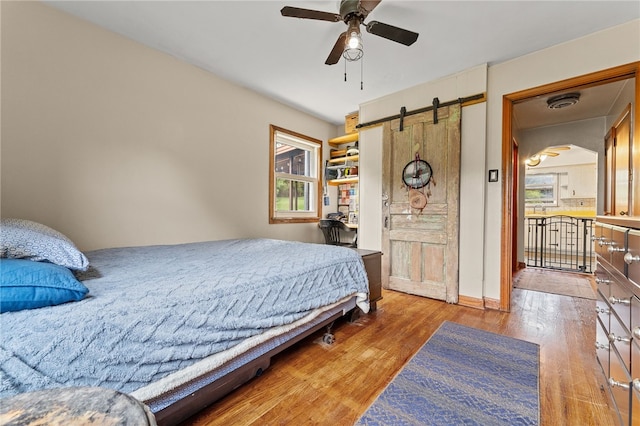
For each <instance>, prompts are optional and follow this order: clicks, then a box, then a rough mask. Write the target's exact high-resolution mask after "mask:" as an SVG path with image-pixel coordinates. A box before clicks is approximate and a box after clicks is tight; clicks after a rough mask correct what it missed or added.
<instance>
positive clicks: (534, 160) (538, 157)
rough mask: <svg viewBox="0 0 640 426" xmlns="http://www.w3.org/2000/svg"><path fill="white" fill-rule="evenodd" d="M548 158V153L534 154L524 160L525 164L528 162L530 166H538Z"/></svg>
mask: <svg viewBox="0 0 640 426" xmlns="http://www.w3.org/2000/svg"><path fill="white" fill-rule="evenodd" d="M546 159H547V155H546V154H534V155H532V156H531V157H529V158H527V159H526V160H524V164H526V165H527V166H529V167H536V166H537V165H538V164H540V163H542V162H543V161H544V160H546Z"/></svg>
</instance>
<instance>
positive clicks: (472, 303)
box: [458, 295, 484, 310]
mask: <svg viewBox="0 0 640 426" xmlns="http://www.w3.org/2000/svg"><path fill="white" fill-rule="evenodd" d="M458 305H462V306H467V307H469V308H474V309H482V310H484V301H483V300H482V299H479V298H477V297H469V296H463V295H460V296H458Z"/></svg>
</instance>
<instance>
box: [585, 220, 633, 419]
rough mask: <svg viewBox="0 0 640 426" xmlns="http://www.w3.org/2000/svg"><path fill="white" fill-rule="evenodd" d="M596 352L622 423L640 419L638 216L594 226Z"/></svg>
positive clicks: (604, 221) (599, 222) (602, 221)
mask: <svg viewBox="0 0 640 426" xmlns="http://www.w3.org/2000/svg"><path fill="white" fill-rule="evenodd" d="M593 241H594V250H595V252H596V257H597V267H596V272H595V281H596V284H597V287H598V299H597V301H596V313H597V320H596V356H597V359H598V362H599V364H600V366H601V367H602V371H603V372H604V374H605V376H606V378H607V383H608V385H609V390H610V391H611V396H612V399H613V401H614V403H615V408H616V410H617V412H618V414H619V418H620V423H621V424H623V425H632V424H636V425H638V424H640V217H637V216H636V217H629V218H623V217H619V216H616V217H610V216H598V217H597V219H596V223H595V227H594V235H593Z"/></svg>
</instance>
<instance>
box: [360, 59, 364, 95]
mask: <svg viewBox="0 0 640 426" xmlns="http://www.w3.org/2000/svg"><path fill="white" fill-rule="evenodd" d="M363 68H364V58H362V59H360V90H362V87H363V84H362V80H364V79H363V78H362V76H363V71H362V69H363Z"/></svg>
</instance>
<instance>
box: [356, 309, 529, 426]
mask: <svg viewBox="0 0 640 426" xmlns="http://www.w3.org/2000/svg"><path fill="white" fill-rule="evenodd" d="M539 359H540V348H539V346H538V345H537V344H535V343H530V342H525V341H524V340H518V339H514V338H511V337H506V336H502V335H499V334H495V333H490V332H488V331H484V330H478V329H475V328H471V327H466V326H464V325H460V324H456V323H453V322H449V321H445V322H444V323H442V325H441V326H440V328H438V330H437V331H436V332H435V333H434V334H433V335H432V336H431V338H430V339H429V340H428V341H427V343H425V345H424V346H423V347H422V348H421V349H420V350H419V351H418V353H417V354H416V355H415V356H414V357H413V358H412V359H411V360H410V361H409V363H408V364H407V365H406V366H405V367H404V368H403V369H402V371H401V372H400V373H399V374H398V375H397V376H396V377H395V378H394V379H393V381H392V382H391V383H390V384H389V386H387V388H386V389H385V390H384V391H383V392H382V394H380V396H378V399H376V400H375V401H374V403H373V404H372V405H371V407H369V409H368V410H367V412H366V413H364V415H363V416H362V417H361V418H360V420H359V421H358V423H357V424H358V425H384V426H391V425H393V426H396V425H483V426H485V425H509V426H511V425H538V424H539V423H540V401H539V371H540V363H539Z"/></svg>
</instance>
